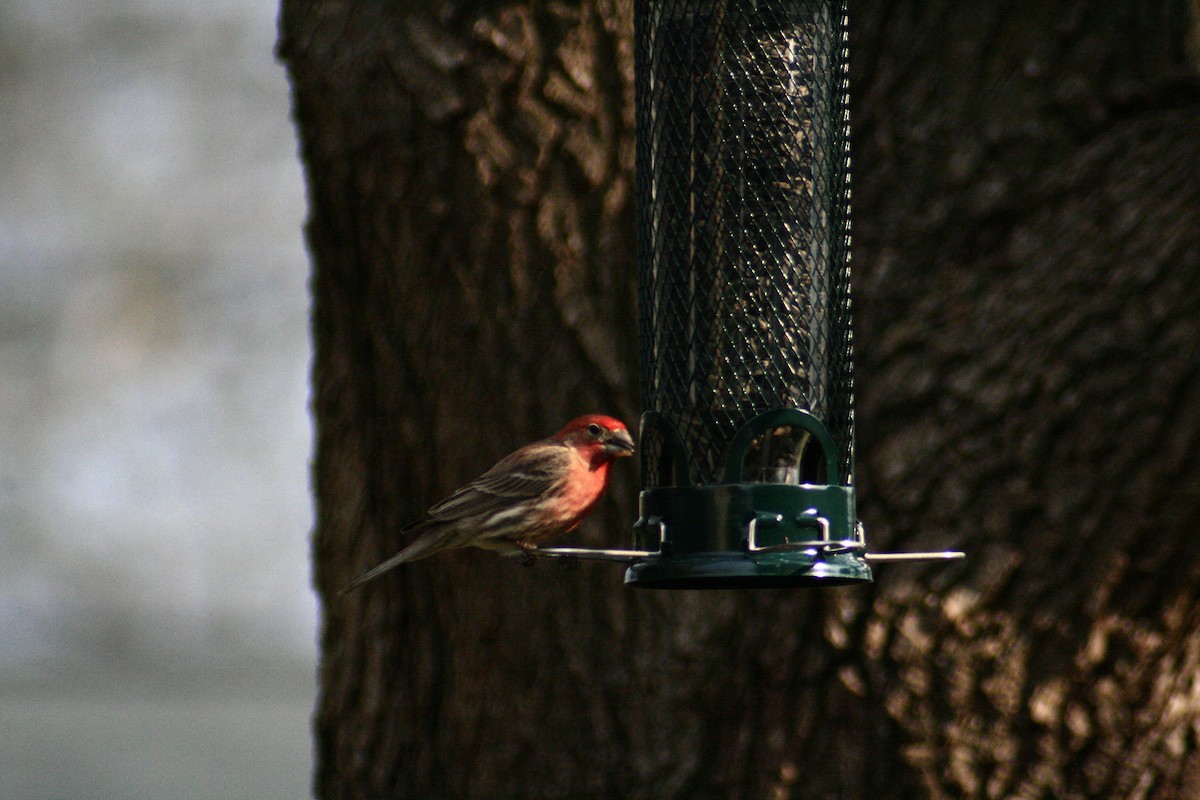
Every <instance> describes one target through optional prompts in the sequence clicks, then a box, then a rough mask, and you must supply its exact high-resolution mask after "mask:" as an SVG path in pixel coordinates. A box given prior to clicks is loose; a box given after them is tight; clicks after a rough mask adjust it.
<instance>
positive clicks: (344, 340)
mask: <svg viewBox="0 0 1200 800" xmlns="http://www.w3.org/2000/svg"><path fill="white" fill-rule="evenodd" d="M631 5H632V4H631V3H628V2H616V0H613V1H612V2H605V1H604V0H591V1H590V2H587V1H580V2H563V3H555V4H550V3H531V2H528V1H527V0H525V1H524V2H517V1H516V0H514V1H513V2H508V3H470V2H466V1H465V0H462V2H453V1H452V0H445V1H444V2H437V3H412V2H408V3H405V2H399V3H335V2H329V1H328V0H284V2H283V7H282V15H281V37H280V55H281V57H282V58H283V59H284V60H285V62H286V64H287V67H288V71H289V75H290V78H291V81H292V85H293V96H294V109H295V117H296V121H297V126H298V129H299V133H300V140H301V155H302V158H303V160H304V163H305V166H306V174H307V179H308V187H309V198H310V208H311V211H310V218H309V223H308V228H307V234H308V241H309V246H310V249H311V252H312V258H313V265H314V266H313V280H312V286H313V342H314V348H315V354H316V355H315V361H314V367H313V410H314V415H315V418H316V427H317V441H316V454H315V463H314V467H313V482H314V493H315V496H316V504H317V528H316V532H315V535H314V571H315V582H316V586H317V589H318V591H319V593H320V594H321V596H322V598H323V599H324V601H325V606H324V615H323V628H322V633H321V650H322V661H321V674H320V685H321V693H320V698H319V701H318V707H317V712H316V722H315V732H316V750H317V772H316V778H315V786H316V793H317V795H318V796H319V797H321V798H323V799H324V800H333V798H380V797H411V798H503V797H513V798H533V797H537V798H672V797H678V798H734V797H745V798H760V797H762V798H779V799H780V800H783V798H797V799H798V798H816V797H845V798H918V797H947V798H949V797H956V798H957V797H980V798H983V797H988V798H991V797H996V798H999V797H1031V798H1032V797H1055V798H1071V797H1078V798H1087V797H1108V798H1182V797H1190V796H1200V754H1198V749H1197V736H1198V734H1197V731H1200V689H1198V688H1197V687H1198V686H1200V684H1198V683H1197V677H1196V676H1197V675H1198V674H1200V671H1198V670H1200V593H1198V590H1197V588H1196V587H1197V585H1198V583H1197V580H1196V578H1197V577H1198V574H1197V573H1198V572H1200V537H1198V536H1196V535H1195V530H1194V528H1195V524H1196V522H1197V520H1200V489H1197V488H1196V487H1197V486H1200V456H1198V455H1197V453H1200V371H1198V368H1197V365H1198V364H1200V169H1197V168H1196V165H1197V164H1200V91H1198V89H1197V81H1196V73H1195V68H1194V64H1191V63H1189V61H1188V52H1189V51H1188V49H1187V46H1188V42H1189V31H1190V30H1191V29H1192V26H1193V25H1194V20H1192V19H1190V18H1189V16H1188V8H1189V4H1188V3H1187V2H1185V1H1184V0H1177V2H1168V3H1161V4H1134V3H1130V4H1114V5H1111V6H1104V5H1101V4H1094V3H1093V4H1088V3H1083V2H1078V1H1076V2H1066V3H1060V4H1051V5H1049V6H1047V5H1044V4H1038V3H1034V2H1031V1H1030V2H1021V3H1000V4H994V3H992V4H984V3H980V4H966V5H964V4H962V3H951V2H925V3H920V4H915V3H914V4H904V3H885V2H870V3H868V2H863V3H861V4H859V3H856V4H853V5H852V8H851V12H852V18H851V27H852V49H851V73H852V76H853V91H854V93H855V94H854V96H855V106H854V114H855V116H854V120H853V123H854V131H855V137H856V138H855V153H854V156H855V175H856V177H855V195H854V197H855V209H854V212H855V250H854V267H855V273H854V283H855V290H856V324H857V327H856V334H855V341H856V342H857V344H858V349H859V353H858V370H857V373H858V384H859V399H858V420H859V426H858V450H859V455H858V464H859V468H858V476H857V477H858V483H859V503H860V513H861V515H862V516H863V518H864V520H865V522H866V524H867V530H868V536H869V540H870V541H871V543H872V548H873V549H875V550H892V549H942V548H945V547H955V548H961V549H964V550H967V551H968V553H969V559H968V560H967V562H965V563H964V564H961V565H958V566H949V567H948V566H945V565H939V566H923V567H901V566H891V567H881V568H879V569H878V573H877V576H878V580H877V582H876V584H874V585H873V586H871V587H869V588H853V589H837V590H803V591H778V590H776V591H760V592H754V591H738V592H708V593H706V592H692V591H688V592H654V591H649V590H647V591H637V592H635V591H631V590H627V589H624V588H623V587H622V586H621V571H620V569H619V568H617V567H614V566H612V565H606V564H583V565H581V566H580V567H579V568H577V569H574V570H567V569H563V568H561V567H560V566H559V565H555V564H548V563H540V564H538V565H537V566H536V567H534V568H529V569H526V568H523V567H521V566H520V565H519V564H517V563H514V562H511V561H509V560H502V559H498V558H496V557H495V556H493V555H491V554H487V553H476V552H463V553H458V554H452V555H447V556H445V557H438V558H436V559H432V560H430V561H428V562H420V563H417V564H414V565H411V566H408V567H405V568H404V569H403V570H401V571H399V572H398V573H397V574H395V575H394V577H391V578H388V579H386V580H384V581H381V582H380V583H379V584H378V585H374V586H371V587H369V588H368V589H366V590H364V591H361V592H358V593H355V594H352V595H349V596H347V597H338V596H337V591H338V589H340V588H341V587H342V586H344V585H345V584H346V583H348V582H349V581H350V580H351V579H352V578H353V577H354V576H355V575H357V574H359V573H360V572H362V571H363V570H365V569H366V568H367V567H369V566H371V565H372V564H374V563H376V562H377V561H379V560H382V559H383V558H385V557H386V556H388V555H390V554H392V553H393V552H395V551H396V550H398V549H399V548H400V547H401V545H402V541H401V538H402V537H401V535H400V533H399V531H400V529H401V528H402V526H403V525H404V523H406V522H408V521H411V520H412V519H414V518H415V517H417V516H418V515H419V514H420V512H421V511H422V510H423V509H424V508H425V507H426V506H428V505H429V504H430V503H431V502H432V501H434V500H437V499H439V498H440V497H442V496H443V495H444V494H445V493H447V492H448V491H449V490H451V489H452V488H453V487H454V486H456V485H459V484H461V483H462V482H464V481H466V480H469V479H470V478H472V477H474V476H475V475H477V474H478V473H479V472H481V471H482V470H483V469H485V468H486V467H488V466H489V465H490V464H492V463H493V462H494V461H495V460H496V459H497V458H498V457H499V456H501V455H503V454H504V453H505V452H508V451H509V450H511V449H513V448H515V447H516V446H518V445H520V444H523V443H525V442H526V441H529V440H532V439H535V438H538V437H540V436H544V435H547V434H548V433H551V432H553V431H554V430H556V429H557V427H558V426H559V425H560V424H561V423H562V422H563V421H565V420H566V419H568V418H569V417H571V416H574V415H576V414H579V413H584V412H590V411H604V412H608V413H612V414H615V415H617V416H620V417H622V418H624V419H625V420H626V421H627V422H629V423H631V424H632V423H634V422H636V418H637V415H638V398H637V380H636V366H637V361H636V359H637V355H636V321H637V310H636V304H635V300H634V298H635V291H634V280H635V264H634V240H633V233H634V224H633V197H632V186H633V176H632V154H633V147H632V141H633V140H632V137H633V119H632V113H633V111H632V109H633V105H632V55H631V13H632V12H631ZM615 472H616V479H615V481H614V484H613V486H612V487H611V489H610V498H609V499H608V500H606V501H605V503H604V505H603V508H602V509H601V510H600V512H598V513H597V514H596V515H595V517H594V518H593V520H592V521H590V522H589V523H588V524H586V525H585V527H584V528H583V529H581V530H580V531H579V532H578V533H576V534H573V535H572V539H571V540H570V541H571V542H573V543H575V544H579V545H584V546H599V545H610V546H625V545H627V544H628V542H629V540H630V530H629V526H630V525H631V523H632V522H633V520H634V518H635V516H636V507H635V506H636V503H635V497H636V487H637V478H636V475H635V474H634V473H635V469H634V468H632V467H630V465H629V464H628V462H623V463H620V464H618V465H616V469H615Z"/></svg>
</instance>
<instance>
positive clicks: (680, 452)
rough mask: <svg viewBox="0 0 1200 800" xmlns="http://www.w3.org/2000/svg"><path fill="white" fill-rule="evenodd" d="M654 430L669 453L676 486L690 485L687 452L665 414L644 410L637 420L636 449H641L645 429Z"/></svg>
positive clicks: (677, 431) (690, 477)
mask: <svg viewBox="0 0 1200 800" xmlns="http://www.w3.org/2000/svg"><path fill="white" fill-rule="evenodd" d="M648 429H649V430H654V431H657V432H658V433H659V435H660V436H662V442H663V447H664V448H665V449H667V450H668V451H670V453H671V471H672V472H673V473H674V476H675V485H676V486H691V485H692V476H691V475H689V474H688V452H687V448H686V447H684V445H683V438H682V437H681V436H680V435H679V430H678V429H677V428H676V427H675V425H674V423H672V422H671V420H669V419H667V417H666V415H664V414H662V413H661V412H658V411H646V412H644V413H643V414H642V418H641V419H640V420H639V421H638V440H639V441H638V449H639V450H640V449H641V438H642V437H643V436H645V435H646V431H647V430H648Z"/></svg>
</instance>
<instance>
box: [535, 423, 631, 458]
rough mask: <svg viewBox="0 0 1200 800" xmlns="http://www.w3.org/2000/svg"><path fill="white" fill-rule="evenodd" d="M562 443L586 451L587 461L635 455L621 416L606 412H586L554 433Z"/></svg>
mask: <svg viewBox="0 0 1200 800" xmlns="http://www.w3.org/2000/svg"><path fill="white" fill-rule="evenodd" d="M554 438H555V439H557V440H558V441H560V442H562V443H563V444H566V445H570V446H571V447H575V448H578V449H580V450H583V451H584V452H586V453H587V455H588V461H591V462H593V463H594V462H596V461H600V462H608V461H611V460H613V459H614V458H620V457H621V456H631V455H633V450H634V446H633V437H632V436H630V435H629V429H628V428H626V427H625V423H624V422H621V420H619V419H615V418H613V417H608V416H605V415H604V414H584V415H583V416H582V417H576V418H575V419H573V420H571V421H570V422H568V423H567V424H566V425H564V426H563V429H562V430H561V431H559V432H558V433H556V434H554Z"/></svg>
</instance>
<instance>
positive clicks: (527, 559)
mask: <svg viewBox="0 0 1200 800" xmlns="http://www.w3.org/2000/svg"><path fill="white" fill-rule="evenodd" d="M517 547H519V548H521V564H522V566H526V567H532V566H533V565H534V564H536V563H537V556H535V555H534V554H533V553H534V551H535V550H537V545H536V544H532V543H530V542H517Z"/></svg>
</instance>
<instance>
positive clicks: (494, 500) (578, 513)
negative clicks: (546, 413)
mask: <svg viewBox="0 0 1200 800" xmlns="http://www.w3.org/2000/svg"><path fill="white" fill-rule="evenodd" d="M632 454H633V437H631V436H630V435H629V430H628V429H627V428H626V427H625V424H624V423H623V422H621V421H620V420H616V419H613V418H612V417H606V416H604V415H602V414H588V415H586V416H582V417H578V418H577V419H573V420H571V421H570V422H568V423H567V424H566V426H565V427H564V428H563V429H562V430H561V431H559V432H558V433H556V434H554V435H553V436H551V437H550V438H548V439H542V440H541V441H538V442H534V443H533V444H527V445H525V446H524V447H522V448H521V449H520V450H517V451H516V452H514V453H510V454H509V455H507V456H505V457H504V458H503V459H501V460H500V461H499V463H497V464H496V466H494V467H492V468H491V469H489V470H488V471H487V472H485V473H483V474H482V475H480V476H479V477H478V478H476V479H475V480H473V481H471V482H470V483H468V484H467V485H466V486H464V487H462V488H461V489H459V490H458V491H456V492H455V493H454V494H452V495H450V496H449V497H447V498H446V499H445V500H442V501H441V502H440V503H438V504H437V505H435V506H433V507H432V508H430V509H429V510H428V511H427V512H425V516H424V517H423V518H421V519H419V520H417V521H416V522H414V523H412V524H411V525H409V526H408V527H406V528H405V530H406V531H412V532H414V533H416V534H417V538H416V539H415V540H414V541H413V542H412V543H410V544H409V545H408V546H407V547H405V548H404V549H403V550H401V551H400V552H399V553H397V554H396V555H394V556H392V557H391V558H389V559H388V560H387V561H384V562H383V563H382V564H380V565H379V566H377V567H375V569H373V570H371V571H370V572H367V573H366V574H364V575H362V576H361V577H359V578H358V579H356V580H355V581H354V582H353V583H351V584H350V585H349V586H347V587H346V588H345V589H343V590H342V594H345V593H346V592H349V591H350V590H351V589H355V588H357V587H359V586H361V585H362V584H364V583H366V582H367V581H370V580H373V579H374V578H377V577H379V576H380V575H382V574H383V573H385V572H387V571H388V570H390V569H392V568H393V567H397V566H399V565H400V564H403V563H405V562H407V561H415V560H417V559H419V558H425V557H426V556H431V555H433V554H434V553H438V552H441V551H442V550H451V549H454V548H457V547H482V548H485V549H488V550H497V551H500V552H502V553H504V554H506V555H519V554H521V553H525V552H528V551H530V550H532V549H534V548H535V546H536V543H537V542H539V541H542V540H544V539H549V538H551V537H554V536H559V535H561V534H564V533H567V532H568V531H571V530H574V529H575V527H576V526H578V525H579V523H580V522H582V521H583V518H584V517H586V516H587V515H588V514H589V513H590V512H591V510H592V509H593V508H595V507H596V503H598V502H599V501H600V497H601V496H602V495H603V494H604V489H605V487H606V486H607V485H608V466H609V464H611V463H612V461H613V459H615V458H619V457H621V456H628V455H632Z"/></svg>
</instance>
